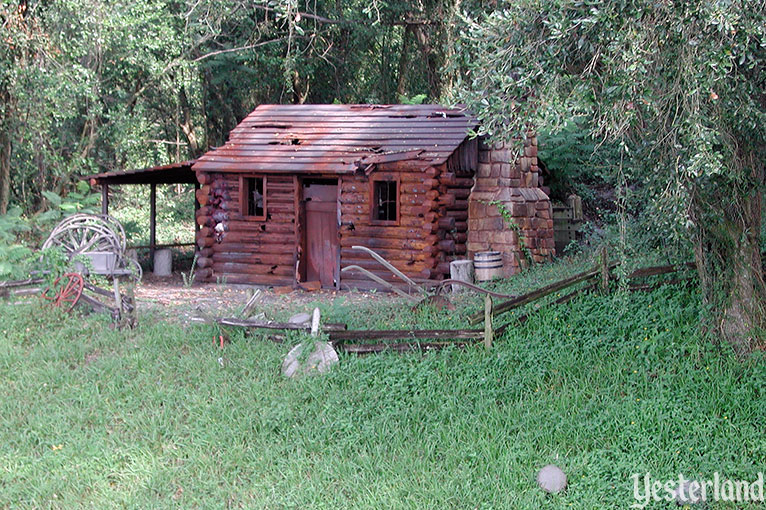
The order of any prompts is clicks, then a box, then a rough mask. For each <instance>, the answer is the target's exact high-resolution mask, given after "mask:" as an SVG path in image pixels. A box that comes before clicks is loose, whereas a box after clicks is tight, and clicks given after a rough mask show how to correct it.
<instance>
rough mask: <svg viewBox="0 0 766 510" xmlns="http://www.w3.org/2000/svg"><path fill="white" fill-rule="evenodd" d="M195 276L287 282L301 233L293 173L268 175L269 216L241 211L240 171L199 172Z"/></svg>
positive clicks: (229, 280)
mask: <svg viewBox="0 0 766 510" xmlns="http://www.w3.org/2000/svg"><path fill="white" fill-rule="evenodd" d="M197 179H198V180H199V182H200V184H201V185H202V186H201V188H200V189H199V191H198V192H197V200H198V201H199V203H200V206H201V207H200V209H199V210H198V211H197V217H196V220H197V223H198V224H199V225H200V227H201V228H200V230H199V232H198V233H197V265H198V266H199V269H198V271H197V275H198V277H199V278H200V279H202V280H203V281H208V282H210V281H213V282H214V281H226V282H228V283H250V284H260V285H289V284H292V283H293V282H294V281H295V266H296V260H297V246H298V232H297V227H296V207H297V204H296V200H295V197H296V183H297V178H296V177H294V176H293V175H268V176H266V219H265V220H260V221H259V220H256V219H254V218H251V217H247V216H243V215H242V214H241V209H240V189H239V182H240V181H239V175H238V174H232V173H200V172H198V173H197Z"/></svg>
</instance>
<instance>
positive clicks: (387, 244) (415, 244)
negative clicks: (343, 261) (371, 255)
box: [341, 235, 438, 250]
mask: <svg viewBox="0 0 766 510" xmlns="http://www.w3.org/2000/svg"><path fill="white" fill-rule="evenodd" d="M437 242H438V238H437V236H428V238H426V239H413V238H410V237H408V236H404V237H400V238H391V237H362V236H347V235H344V236H343V237H342V243H341V246H344V247H351V246H366V247H367V248H370V249H372V250H377V249H378V248H391V249H396V250H424V249H426V248H432V247H434V245H435V244H436V243H437Z"/></svg>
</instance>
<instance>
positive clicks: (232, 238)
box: [221, 229, 295, 244]
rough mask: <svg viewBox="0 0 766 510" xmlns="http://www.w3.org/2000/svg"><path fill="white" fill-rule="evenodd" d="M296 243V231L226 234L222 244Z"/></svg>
mask: <svg viewBox="0 0 766 510" xmlns="http://www.w3.org/2000/svg"><path fill="white" fill-rule="evenodd" d="M255 242H262V243H284V244H288V243H289V244H292V243H295V231H294V230H292V229H291V230H278V231H269V230H264V231H260V230H256V231H253V232H231V231H230V232H224V233H223V235H222V240H221V243H255Z"/></svg>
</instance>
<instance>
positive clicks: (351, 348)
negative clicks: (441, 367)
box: [338, 339, 479, 355]
mask: <svg viewBox="0 0 766 510" xmlns="http://www.w3.org/2000/svg"><path fill="white" fill-rule="evenodd" d="M478 342H479V340H478V339H477V340H469V341H457V342H404V343H376V344H341V345H339V346H338V349H340V350H342V351H344V352H348V353H352V354H359V355H361V354H373V353H379V352H386V351H393V352H410V351H423V352H428V351H436V350H440V349H444V348H445V347H465V346H467V345H473V344H476V343H478Z"/></svg>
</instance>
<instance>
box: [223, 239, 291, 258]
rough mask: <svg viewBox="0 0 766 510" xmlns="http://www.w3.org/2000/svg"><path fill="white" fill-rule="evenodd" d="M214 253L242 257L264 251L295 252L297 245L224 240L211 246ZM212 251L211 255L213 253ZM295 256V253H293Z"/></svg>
mask: <svg viewBox="0 0 766 510" xmlns="http://www.w3.org/2000/svg"><path fill="white" fill-rule="evenodd" d="M211 250H212V253H221V254H230V255H236V256H242V257H248V256H250V255H255V254H264V253H286V252H289V253H292V254H294V253H295V245H293V246H287V247H286V246H285V244H284V243H278V242H274V243H267V242H263V243H235V242H231V243H229V242H223V243H215V244H214V245H213V247H212V248H211ZM212 253H211V255H212ZM293 256H294V255H293Z"/></svg>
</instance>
